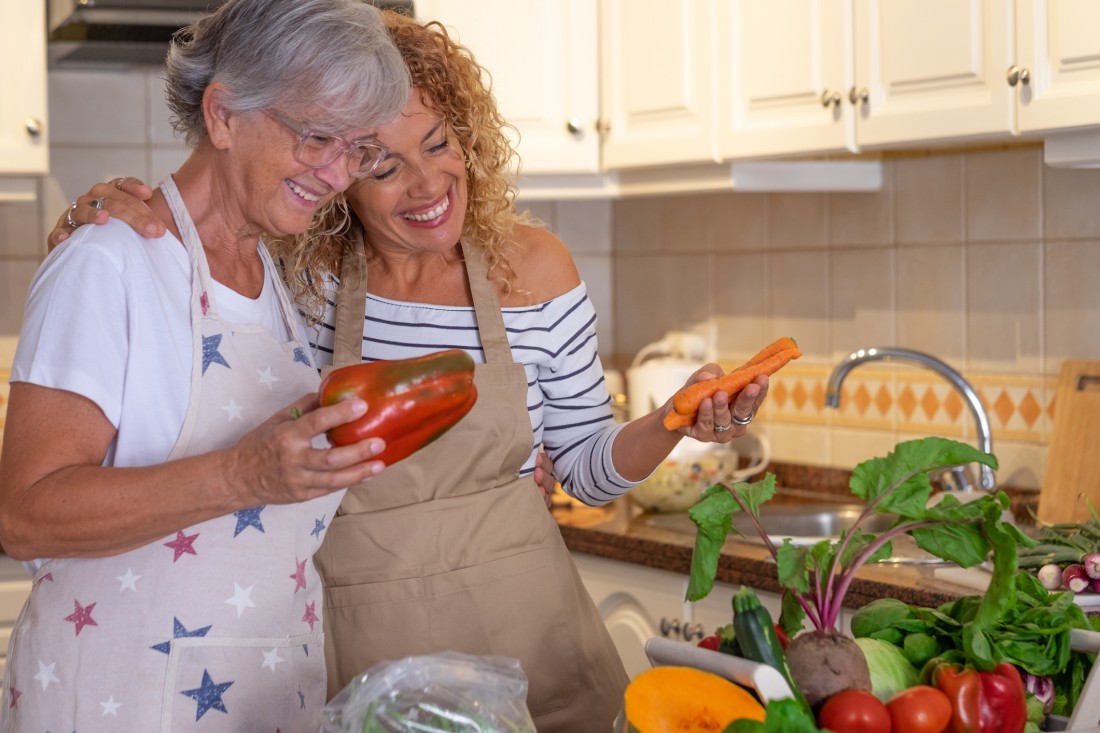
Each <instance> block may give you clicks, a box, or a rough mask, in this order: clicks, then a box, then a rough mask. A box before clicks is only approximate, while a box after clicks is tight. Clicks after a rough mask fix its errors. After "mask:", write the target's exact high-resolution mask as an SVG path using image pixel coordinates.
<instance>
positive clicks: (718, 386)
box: [664, 336, 802, 430]
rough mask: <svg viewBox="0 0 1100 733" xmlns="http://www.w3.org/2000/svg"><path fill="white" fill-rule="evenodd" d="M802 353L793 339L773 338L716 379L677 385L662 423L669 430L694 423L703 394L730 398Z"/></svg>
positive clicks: (773, 372)
mask: <svg viewBox="0 0 1100 733" xmlns="http://www.w3.org/2000/svg"><path fill="white" fill-rule="evenodd" d="M800 356H802V352H801V351H799V350H798V344H796V343H795V342H794V339H792V338H787V337H786V336H784V337H783V338H779V339H776V340H775V341H773V342H772V343H770V344H768V345H767V346H766V347H764V348H763V349H761V350H760V351H759V352H757V354H756V356H754V357H752V358H751V359H749V360H748V361H746V362H745V363H744V364H742V365H741V366H739V367H737V368H736V369H734V370H733V371H732V372H730V373H729V374H725V375H723V376H721V377H718V378H716V379H708V380H706V381H703V382H696V383H695V384H689V385H687V386H686V387H683V388H681V389H680V390H679V391H678V392H676V394H674V395H673V396H672V406H673V408H675V409H674V410H673V411H672V412H670V413H668V414H667V415H665V420H664V424H665V427H666V428H668V429H669V430H676V429H678V428H686V427H687V426H689V425H694V424H695V418H696V417H697V416H698V414H699V405H700V404H702V402H703V400H705V399H706V398H707V397H713V396H714V395H715V394H716V393H718V392H725V393H726V394H728V395H729V396H730V398H731V399H732V398H733V397H734V396H735V395H736V394H737V393H738V392H740V391H741V390H743V389H744V388H745V387H747V386H749V385H750V384H752V382H753V380H754V379H756V378H757V377H758V376H760V375H761V374H767V375H769V376H770V375H772V374H775V373H776V372H777V371H779V370H780V369H781V368H782V367H783V366H785V365H786V364H787V362H789V361H791V360H792V359H797V358H798V357H800Z"/></svg>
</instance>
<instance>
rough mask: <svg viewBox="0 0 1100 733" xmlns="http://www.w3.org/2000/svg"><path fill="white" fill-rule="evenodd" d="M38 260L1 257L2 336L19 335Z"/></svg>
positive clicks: (0, 303)
mask: <svg viewBox="0 0 1100 733" xmlns="http://www.w3.org/2000/svg"><path fill="white" fill-rule="evenodd" d="M38 265H39V262H38V261H37V260H11V259H0V336H18V335H19V330H20V329H21V328H22V327H23V309H24V307H25V306H26V304H27V291H28V289H29V288H30V284H31V280H32V279H33V278H34V274H35V273H36V272H37V271H38Z"/></svg>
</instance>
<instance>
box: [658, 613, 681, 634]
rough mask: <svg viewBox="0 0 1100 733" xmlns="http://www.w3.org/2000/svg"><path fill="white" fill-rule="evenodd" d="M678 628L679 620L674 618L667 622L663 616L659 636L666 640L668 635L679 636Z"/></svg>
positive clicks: (679, 625)
mask: <svg viewBox="0 0 1100 733" xmlns="http://www.w3.org/2000/svg"><path fill="white" fill-rule="evenodd" d="M680 627H681V624H680V619H678V618H674V619H672V620H671V621H669V620H668V619H667V618H665V617H664V616H662V617H661V636H663V637H665V638H668V636H669V634H673V635H675V634H679V633H680Z"/></svg>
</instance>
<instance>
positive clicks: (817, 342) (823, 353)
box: [769, 251, 832, 360]
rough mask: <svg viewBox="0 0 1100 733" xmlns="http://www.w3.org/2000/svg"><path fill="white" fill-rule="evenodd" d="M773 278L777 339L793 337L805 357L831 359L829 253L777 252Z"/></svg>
mask: <svg viewBox="0 0 1100 733" xmlns="http://www.w3.org/2000/svg"><path fill="white" fill-rule="evenodd" d="M770 279H771V291H772V299H771V309H772V323H771V326H772V331H773V333H774V336H773V338H778V337H780V336H790V337H791V338H793V339H795V340H796V341H798V347H799V349H800V350H801V351H802V354H803V357H804V358H807V359H808V360H830V359H831V358H832V352H831V350H830V345H829V315H830V314H829V255H828V253H826V252H818V251H807V252H777V253H775V254H774V255H772V266H771V268H770ZM769 340H770V339H769Z"/></svg>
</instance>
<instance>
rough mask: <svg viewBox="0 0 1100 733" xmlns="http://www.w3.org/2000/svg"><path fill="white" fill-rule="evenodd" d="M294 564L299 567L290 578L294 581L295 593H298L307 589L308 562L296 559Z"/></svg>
mask: <svg viewBox="0 0 1100 733" xmlns="http://www.w3.org/2000/svg"><path fill="white" fill-rule="evenodd" d="M294 562H295V563H296V564H297V566H298V567H297V569H296V570H295V571H294V572H293V573H291V575H290V578H291V579H293V580H294V592H295V593H297V592H298V591H300V590H302V589H303V588H305V587H306V561H305V560H301V561H299V560H297V559H295V561H294Z"/></svg>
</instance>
